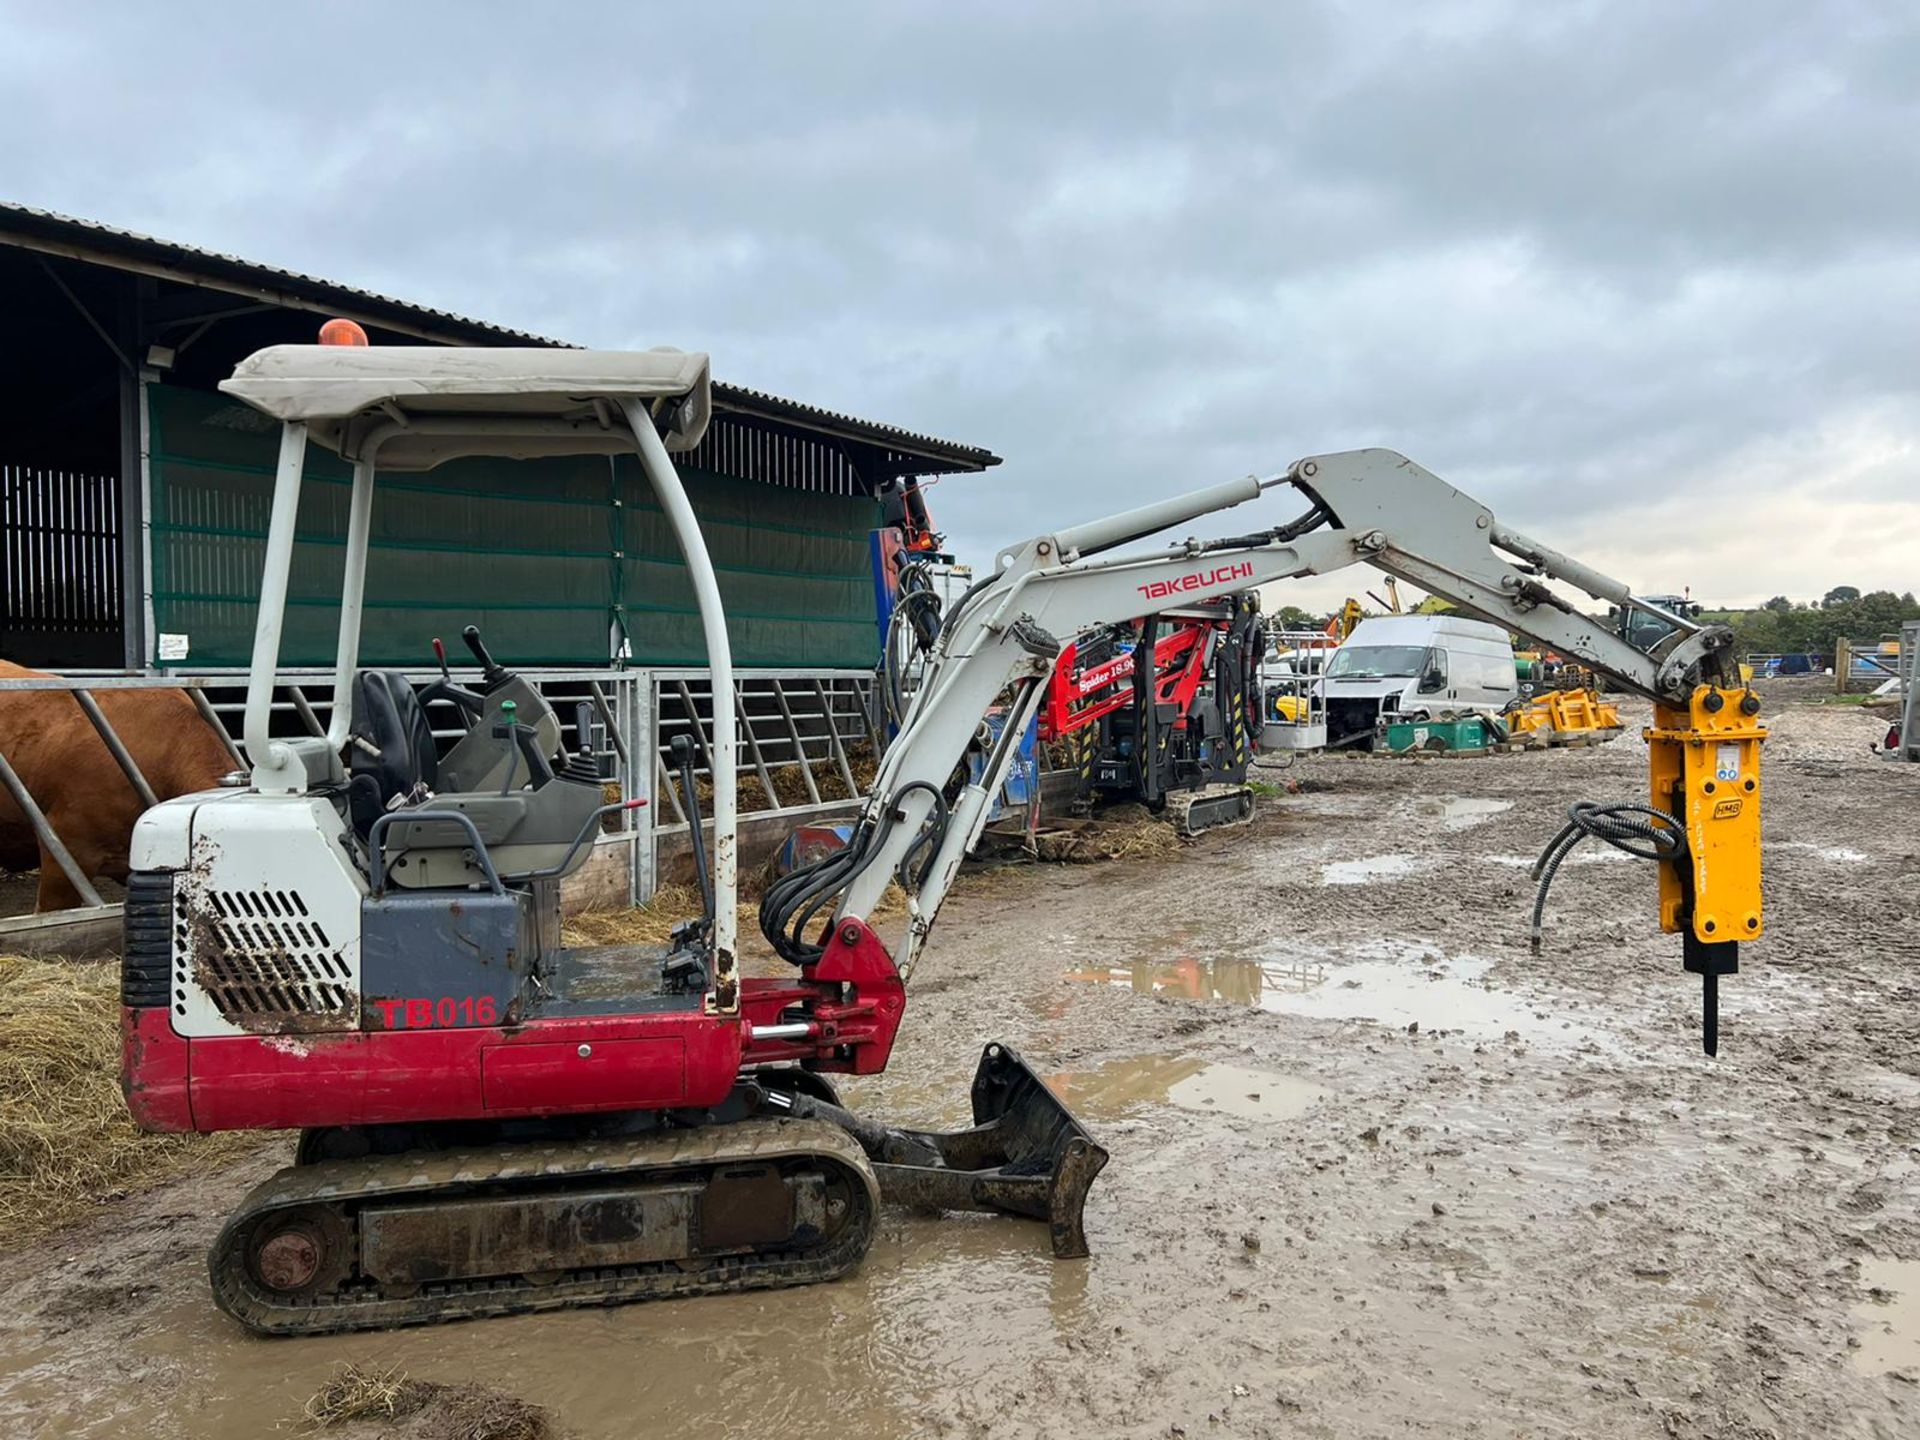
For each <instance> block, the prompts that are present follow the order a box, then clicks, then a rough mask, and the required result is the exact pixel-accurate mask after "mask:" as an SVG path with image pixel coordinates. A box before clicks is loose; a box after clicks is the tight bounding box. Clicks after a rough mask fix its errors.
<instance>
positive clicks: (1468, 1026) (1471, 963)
mask: <svg viewBox="0 0 1920 1440" xmlns="http://www.w3.org/2000/svg"><path fill="white" fill-rule="evenodd" d="M1493 965H1494V962H1493V961H1492V960H1490V959H1486V958H1483V957H1481V956H1478V955H1451V956H1450V955H1445V954H1442V953H1441V952H1440V951H1439V950H1437V949H1435V948H1433V947H1432V946H1425V945H1419V944H1414V943H1410V942H1407V941H1396V940H1370V941H1367V942H1364V943H1361V944H1355V945H1351V946H1347V947H1344V948H1342V949H1335V950H1329V949H1325V948H1323V947H1318V946H1315V947H1300V948H1298V949H1296V950H1290V951H1289V952H1288V953H1287V954H1285V955H1276V956H1269V957H1263V958H1260V959H1247V958H1244V957H1238V958H1225V957H1222V958H1216V959H1210V960H1203V959H1200V958H1198V957H1196V956H1191V955H1185V956H1181V957H1179V958H1177V959H1174V960H1165V961H1146V960H1140V961H1135V962H1134V963H1133V964H1131V965H1124V966H1122V965H1113V966H1098V967H1086V968H1082V969H1079V970H1072V971H1069V972H1067V977H1066V978H1067V979H1068V980H1077V981H1080V982H1082V983H1086V984H1095V985H1112V986H1115V987H1116V988H1125V989H1129V990H1132V991H1133V992H1134V993H1135V994H1136V995H1155V996H1160V997H1163V998H1170V999H1178V1000H1194V1001H1216V1000H1223V1001H1226V1002H1228V1003H1229V1004H1234V1005H1248V1006H1257V1007H1259V1008H1260V1009H1262V1010H1271V1011H1274V1012H1276V1013H1278V1014H1285V1015H1303V1016H1307V1017H1310V1018H1312V1019H1318V1020H1372V1021H1374V1022H1376V1023H1378V1024H1381V1025H1391V1026H1393V1027H1394V1028H1395V1029H1402V1030H1404V1029H1405V1028H1406V1027H1407V1026H1408V1025H1411V1024H1413V1023H1415V1022H1416V1021H1417V1022H1418V1023H1419V1025H1420V1028H1421V1029H1422V1030H1447V1031H1458V1032H1459V1033H1461V1034H1463V1035H1466V1036H1469V1037H1471V1038H1472V1039H1475V1040H1502V1039H1505V1038H1506V1036H1507V1035H1508V1034H1509V1033H1517V1034H1518V1035H1519V1036H1520V1038H1521V1039H1523V1040H1525V1041H1527V1042H1528V1043H1529V1044H1540V1045H1546V1046H1550V1047H1553V1048H1559V1049H1572V1048H1574V1047H1576V1046H1579V1045H1581V1044H1584V1043H1586V1042H1589V1041H1591V1042H1594V1043H1596V1044H1598V1045H1600V1046H1601V1047H1602V1048H1603V1049H1605V1050H1607V1051H1609V1052H1617V1051H1618V1050H1619V1046H1618V1045H1617V1043H1615V1042H1614V1041H1613V1040H1612V1038H1611V1037H1610V1036H1608V1035H1607V1034H1606V1032H1603V1031H1599V1030H1595V1029H1593V1028H1592V1027H1591V1026H1588V1025H1585V1024H1582V1023H1580V1022H1578V1021H1573V1020H1570V1019H1569V1018H1568V1016H1567V1015H1566V1014H1565V1013H1563V1012H1559V1011H1555V1010H1550V1009H1547V1008H1546V1006H1545V1005H1544V1004H1543V1003H1542V1002H1541V1001H1540V1000H1539V999H1538V997H1536V996H1534V995H1532V994H1531V993H1529V992H1526V991H1522V990H1513V989H1506V988H1503V987H1499V986H1490V985H1488V984H1487V982H1486V976H1487V972H1488V971H1490V970H1491V969H1492V968H1493Z"/></svg>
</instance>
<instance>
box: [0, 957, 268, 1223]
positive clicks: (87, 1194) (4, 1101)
mask: <svg viewBox="0 0 1920 1440" xmlns="http://www.w3.org/2000/svg"><path fill="white" fill-rule="evenodd" d="M0 993H4V994H5V996H6V1005H5V1007H4V1008H0V1237H4V1238H5V1239H7V1240H11V1241H18V1240H20V1239H23V1238H25V1237H27V1236H31V1235H36V1234H41V1233H43V1232H45V1231H48V1230H52V1229H56V1228H58V1227H59V1226H61V1225H65V1224H68V1223H70V1222H71V1221H73V1220H75V1219H77V1218H79V1217H80V1216H81V1215H82V1214H84V1213H85V1211H86V1210H88V1209H89V1208H90V1207H92V1206H94V1205H98V1204H100V1203H101V1202H102V1201H106V1200H111V1199H117V1198H118V1197H120V1196H123V1195H127V1194H130V1193H132V1192H133V1191H136V1190H140V1189H144V1188H147V1187H149V1186H152V1185H156V1184H159V1183H160V1182H162V1181H164V1180H167V1179H170V1178H172V1177H173V1176H175V1175H177V1174H179V1173H181V1172H182V1171H184V1170H186V1169H188V1168H193V1169H205V1168H208V1167H210V1166H217V1165H221V1164H225V1163H227V1162H229V1161H231V1160H233V1159H235V1158H236V1157H238V1156H240V1155H242V1154H245V1153H247V1152H248V1151H250V1150H252V1149H254V1148H256V1147H257V1146H258V1145H259V1144H260V1143H261V1142H260V1137H259V1136H257V1135H250V1134H233V1133H227V1134H217V1135H145V1134H142V1133H141V1132H140V1131H139V1130H138V1129H136V1128H135V1126H134V1123H133V1119H132V1117H131V1116H130V1115H128V1113H127V1105H126V1101H125V1099H123V1098H122V1096H121V1094H120V973H119V968H118V967H117V966H115V965H111V964H107V965H102V964H98V963H85V962H78V961H72V960H50V959H39V958H31V957H27V956H21V955H0Z"/></svg>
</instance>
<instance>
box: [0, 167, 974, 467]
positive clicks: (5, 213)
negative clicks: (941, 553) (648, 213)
mask: <svg viewBox="0 0 1920 1440" xmlns="http://www.w3.org/2000/svg"><path fill="white" fill-rule="evenodd" d="M0 244H13V245H18V246H21V247H23V248H26V249H31V250H37V251H40V252H42V253H45V254H52V255H65V256H68V257H70V258H73V259H76V260H85V261H90V262H92V263H95V264H104V265H111V266H114V267H116V268H119V269H126V270H133V271H136V272H138V273H141V274H146V275H153V276H157V277H158V278H160V279H164V280H172V281H175V282H177V283H180V284H186V285H200V286H207V287H210V288H213V289H217V290H225V291H229V292H231V293H234V294H240V295H247V296H250V297H252V298H255V299H260V300H266V301H270V302H272V303H275V304H280V305H285V306H288V307H290V308H294V309H302V310H311V311H314V312H316V313H320V314H329V315H345V316H347V317H348V318H350V319H354V320H359V321H362V322H363V323H371V324H374V325H378V326H380V327H382V328H384V329H388V330H397V331H400V332H401V333H404V334H408V335H413V336H416V337H418V338H419V339H422V340H434V341H440V342H442V343H453V344H467V345H552V346H557V347H563V348H575V347H574V346H573V345H572V342H570V341H566V340H556V339H554V338H552V337H551V336H546V335H534V334H531V333H529V332H528V331H525V330H513V329H509V328H508V327H506V326H504V325H494V324H491V323H489V322H487V321H485V320H475V319H473V318H471V317H470V316H466V315H456V314H454V313H453V312H452V311H450V310H437V309H435V308H433V307H432V306H430V305H416V304H414V303H412V302H411V301H407V300H396V299H394V298H393V297H392V296H390V295H380V294H376V293H375V292H374V291H371V290H362V289H360V288H358V287H357V286H353V285H343V284H341V283H340V282H339V281H337V280H328V279H325V278H323V277H321V276H318V275H306V274H302V273H301V272H300V271H297V270H284V269H281V268H280V267H279V266H276V265H262V264H260V263H258V262H257V261H253V260H246V259H242V258H241V257H240V256H238V255H223V254H220V253H218V252H216V251H213V250H203V249H201V248H199V247H198V246H195V245H182V244H180V243H178V242H176V241H172V240H160V239H156V238H154V237H153V236H151V235H142V234H139V233H137V232H136V231H132V230H122V229H119V228H118V227H116V226H112V225H103V224H101V223H100V222H99V221H97V220H82V219H79V218H77V217H75V216H71V215H61V214H58V213H56V212H54V211H51V210H40V209H35V208H34V207H32V206H28V205H14V204H8V203H6V202H4V201H0ZM713 398H714V404H715V407H716V408H717V409H720V410H727V411H733V412H736V413H739V414H745V415H757V416H760V417H762V418H764V419H768V420H778V421H782V422H784V423H786V424H789V425H795V426H799V427H802V428H804V429H810V430H817V431H822V432H824V433H827V434H832V435H837V436H841V437H843V438H845V439H849V440H856V441H860V442H862V443H865V444H868V445H872V446H875V447H877V448H879V449H882V450H885V451H887V452H888V453H889V454H890V455H892V456H895V457H897V458H899V459H900V460H901V461H903V462H910V465H911V468H910V469H908V470H907V473H911V474H923V475H930V474H940V473H952V472H957V471H971V470H984V469H986V468H987V467H988V466H990V465H998V464H999V463H1000V457H999V456H998V455H995V454H994V453H993V452H992V451H991V450H986V449H983V448H982V447H980V446H977V445H962V444H960V443H958V442H957V441H952V440H941V439H939V438H938V437H936V436H932V435H922V434H919V433H916V432H915V431H911V430H903V429H901V428H899V427H898V426H895V425H883V424H880V423H879V422H877V421H873V420H862V419H860V418H859V417H858V416H854V415H847V414H843V413H841V412H839V411H834V410H824V409H822V408H820V407H819V406H817V405H808V404H805V403H804V402H802V401H798V400H788V399H785V398H784V397H782V396H779V395H769V394H767V393H766V392H765V391H761V390H749V389H745V388H742V387H740V386H736V385H728V384H725V383H724V382H721V381H715V382H714V387H713ZM929 462H932V463H929Z"/></svg>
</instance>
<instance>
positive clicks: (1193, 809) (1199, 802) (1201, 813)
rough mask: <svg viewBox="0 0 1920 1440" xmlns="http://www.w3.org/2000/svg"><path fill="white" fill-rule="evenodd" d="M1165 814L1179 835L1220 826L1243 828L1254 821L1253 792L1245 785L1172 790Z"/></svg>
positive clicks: (1196, 833) (1195, 833) (1168, 797)
mask: <svg viewBox="0 0 1920 1440" xmlns="http://www.w3.org/2000/svg"><path fill="white" fill-rule="evenodd" d="M1166 814H1167V818H1168V819H1169V820H1170V821H1172V822H1173V826H1174V828H1175V829H1176V830H1178V831H1179V832H1180V833H1181V834H1182V835H1198V834H1199V833H1200V832H1201V831H1202V830H1214V829H1218V828H1219V827H1220V826H1222V825H1244V824H1246V823H1247V822H1248V821H1249V820H1251V819H1253V790H1252V788H1251V787H1249V786H1246V785H1204V786H1202V787H1201V788H1200V789H1198V790H1175V791H1172V792H1170V793H1169V794H1168V795H1167V811H1166Z"/></svg>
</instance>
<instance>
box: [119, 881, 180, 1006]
mask: <svg viewBox="0 0 1920 1440" xmlns="http://www.w3.org/2000/svg"><path fill="white" fill-rule="evenodd" d="M122 915H123V919H122V921H121V924H122V926H123V932H122V933H123V939H122V941H121V946H120V1003H121V1004H122V1005H125V1006H127V1007H128V1008H129V1009H135V1010H138V1009H148V1008H153V1007H158V1006H164V1005H166V1004H167V1002H168V999H169V997H168V995H167V991H168V990H169V989H170V988H171V987H172V984H173V872H172V871H169V870H136V871H134V872H133V873H132V874H131V875H129V876H127V903H126V905H125V907H124V909H123V911H122Z"/></svg>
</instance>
